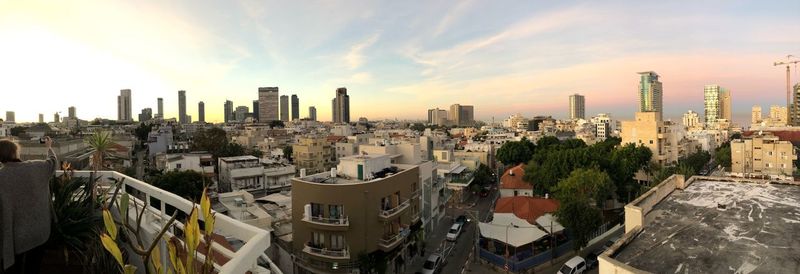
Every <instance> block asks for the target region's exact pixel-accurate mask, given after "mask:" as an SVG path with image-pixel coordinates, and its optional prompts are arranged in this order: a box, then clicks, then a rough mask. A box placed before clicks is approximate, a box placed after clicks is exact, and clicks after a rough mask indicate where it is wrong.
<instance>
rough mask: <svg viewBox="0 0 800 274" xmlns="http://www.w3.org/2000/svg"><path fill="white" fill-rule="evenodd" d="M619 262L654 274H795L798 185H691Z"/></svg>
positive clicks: (667, 203) (650, 219)
mask: <svg viewBox="0 0 800 274" xmlns="http://www.w3.org/2000/svg"><path fill="white" fill-rule="evenodd" d="M645 218H646V223H647V224H646V225H645V226H644V229H643V230H642V231H641V233H640V234H639V235H638V236H636V238H634V239H633V240H631V242H630V243H628V244H627V245H625V246H623V247H622V248H621V249H620V251H618V253H617V256H616V257H615V259H616V260H618V261H620V262H622V263H625V264H627V265H630V266H633V267H635V268H637V269H640V270H645V271H649V272H653V273H731V272H736V273H751V272H752V273H798V270H800V255H798V254H800V186H796V185H782V184H766V183H763V184H762V183H736V182H719V181H706V180H695V181H694V182H693V183H692V184H691V185H690V186H689V187H687V188H686V189H685V190H680V189H676V190H675V191H673V192H672V194H670V195H669V196H667V197H666V198H664V200H662V201H661V202H660V203H658V204H657V205H656V206H655V207H654V208H653V210H652V211H650V213H649V214H647V215H646V216H645Z"/></svg>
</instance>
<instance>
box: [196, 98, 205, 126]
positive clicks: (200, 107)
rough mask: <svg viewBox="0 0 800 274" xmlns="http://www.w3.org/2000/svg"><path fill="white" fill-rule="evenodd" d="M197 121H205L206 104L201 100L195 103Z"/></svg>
mask: <svg viewBox="0 0 800 274" xmlns="http://www.w3.org/2000/svg"><path fill="white" fill-rule="evenodd" d="M197 116H198V117H197V121H198V122H200V123H205V122H206V104H205V103H203V101H200V102H199V103H197Z"/></svg>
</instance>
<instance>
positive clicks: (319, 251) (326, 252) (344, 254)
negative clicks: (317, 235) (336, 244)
mask: <svg viewBox="0 0 800 274" xmlns="http://www.w3.org/2000/svg"><path fill="white" fill-rule="evenodd" d="M303 251H305V252H306V253H310V254H316V255H321V256H325V257H330V258H340V259H346V258H350V251H348V250H347V249H346V248H345V249H341V250H331V249H327V248H316V247H312V246H309V245H308V244H306V245H305V246H304V247H303Z"/></svg>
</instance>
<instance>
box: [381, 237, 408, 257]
mask: <svg viewBox="0 0 800 274" xmlns="http://www.w3.org/2000/svg"><path fill="white" fill-rule="evenodd" d="M404 238H405V235H403V233H397V234H395V235H385V236H383V237H381V239H380V241H379V242H378V245H379V246H380V247H381V248H382V249H383V251H386V252H389V251H391V250H392V249H394V248H395V247H397V245H398V244H400V243H401V242H402V241H403V239H404Z"/></svg>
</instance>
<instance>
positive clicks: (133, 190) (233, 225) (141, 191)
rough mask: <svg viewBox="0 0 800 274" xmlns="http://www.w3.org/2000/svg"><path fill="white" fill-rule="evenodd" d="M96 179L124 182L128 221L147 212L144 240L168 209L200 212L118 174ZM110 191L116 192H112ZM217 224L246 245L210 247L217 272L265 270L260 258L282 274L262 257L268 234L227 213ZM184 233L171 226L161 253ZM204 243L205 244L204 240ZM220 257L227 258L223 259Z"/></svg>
mask: <svg viewBox="0 0 800 274" xmlns="http://www.w3.org/2000/svg"><path fill="white" fill-rule="evenodd" d="M60 173H61V172H59V174H60ZM91 173H92V172H89V171H75V174H74V176H75V177H89V176H90V175H91ZM95 176H97V177H99V178H100V179H99V181H98V182H99V184H101V185H103V184H109V183H110V182H111V180H112V179H114V180H123V179H124V181H122V185H121V189H120V192H121V193H125V192H128V194H129V197H130V203H129V204H130V205H129V210H128V212H129V213H128V216H127V217H128V218H129V221H131V222H136V212H137V209H138V211H142V210H144V212H145V214H144V215H143V216H144V217H143V220H142V228H143V229H142V231H141V233H142V234H145V235H141V236H144V238H145V239H150V238H153V237H154V236H155V235H156V234H157V233H158V231H159V230H160V228H161V226H162V225H163V223H166V221H167V220H168V219H169V218H170V216H169V214H167V210H166V208H167V206H171V207H173V208H175V209H177V210H179V211H182V212H183V213H184V214H186V215H189V213H190V212H191V211H192V208H193V207H194V208H196V209H197V210H200V206H199V205H195V204H193V203H192V202H190V201H188V200H186V199H184V198H181V197H179V196H177V195H175V194H172V193H170V192H167V191H165V190H163V189H160V188H157V187H154V186H152V185H150V184H148V183H145V182H142V181H139V180H137V179H133V178H131V177H128V176H126V175H123V174H121V173H118V172H115V171H100V172H97V173H95ZM111 192H113V189H112V190H111ZM121 196H122V195H118V196H117V199H121ZM152 199H157V200H158V201H161V202H160V203H159V204H151V201H152ZM156 206H158V207H156ZM202 218H203V217H202V216H200V219H201V220H202ZM118 221H119V220H118ZM215 223H216V224H215V228H214V233H215V234H218V235H220V236H223V237H225V238H226V239H228V240H229V241H241V242H242V243H244V244H243V245H242V246H241V247H240V248H239V249H238V250H229V249H227V248H225V247H223V246H222V245H219V244H215V245H211V246H212V249H213V251H214V252H216V254H218V255H216V256H215V257H214V264H213V265H214V270H215V271H216V272H217V273H220V274H228V273H237V274H238V273H245V272H248V271H250V272H253V273H257V272H260V271H264V268H263V267H262V266H260V265H259V263H258V261H259V259H261V260H262V261H263V260H266V261H267V262H268V264H267V266H266V267H268V268H270V270H269V271H271V272H272V273H281V271H280V269H278V268H277V267H274V264H273V263H272V262H271V261H269V258H267V257H266V256H263V255H264V251H266V249H267V248H268V247H269V245H270V238H269V232H268V231H266V230H262V229H259V228H256V227H254V226H251V225H248V224H245V223H243V222H240V221H237V220H235V219H233V218H230V217H228V216H226V215H224V214H216V220H215ZM183 230H184V227H183V224H182V223H180V222H175V223H174V224H173V225H172V229H170V230H169V231H168V232H167V233H166V234H165V237H164V238H163V239H162V240H161V241H160V243H159V246H160V248H161V250H166V249H167V247H166V241H165V240H164V239H168V238H170V237H172V236H176V235H180V234H182V233H176V232H182V231H183ZM180 237H181V236H178V239H179V240H181V239H180ZM201 240H202V241H204V239H201ZM167 255H168V254H167V252H161V257H162V258H161V262H164V264H165V266H166V264H167V263H168V262H169V258H167V257H166V256H167ZM220 255H221V257H224V258H220ZM198 260H199V261H205V256H204V255H203V254H198Z"/></svg>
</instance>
